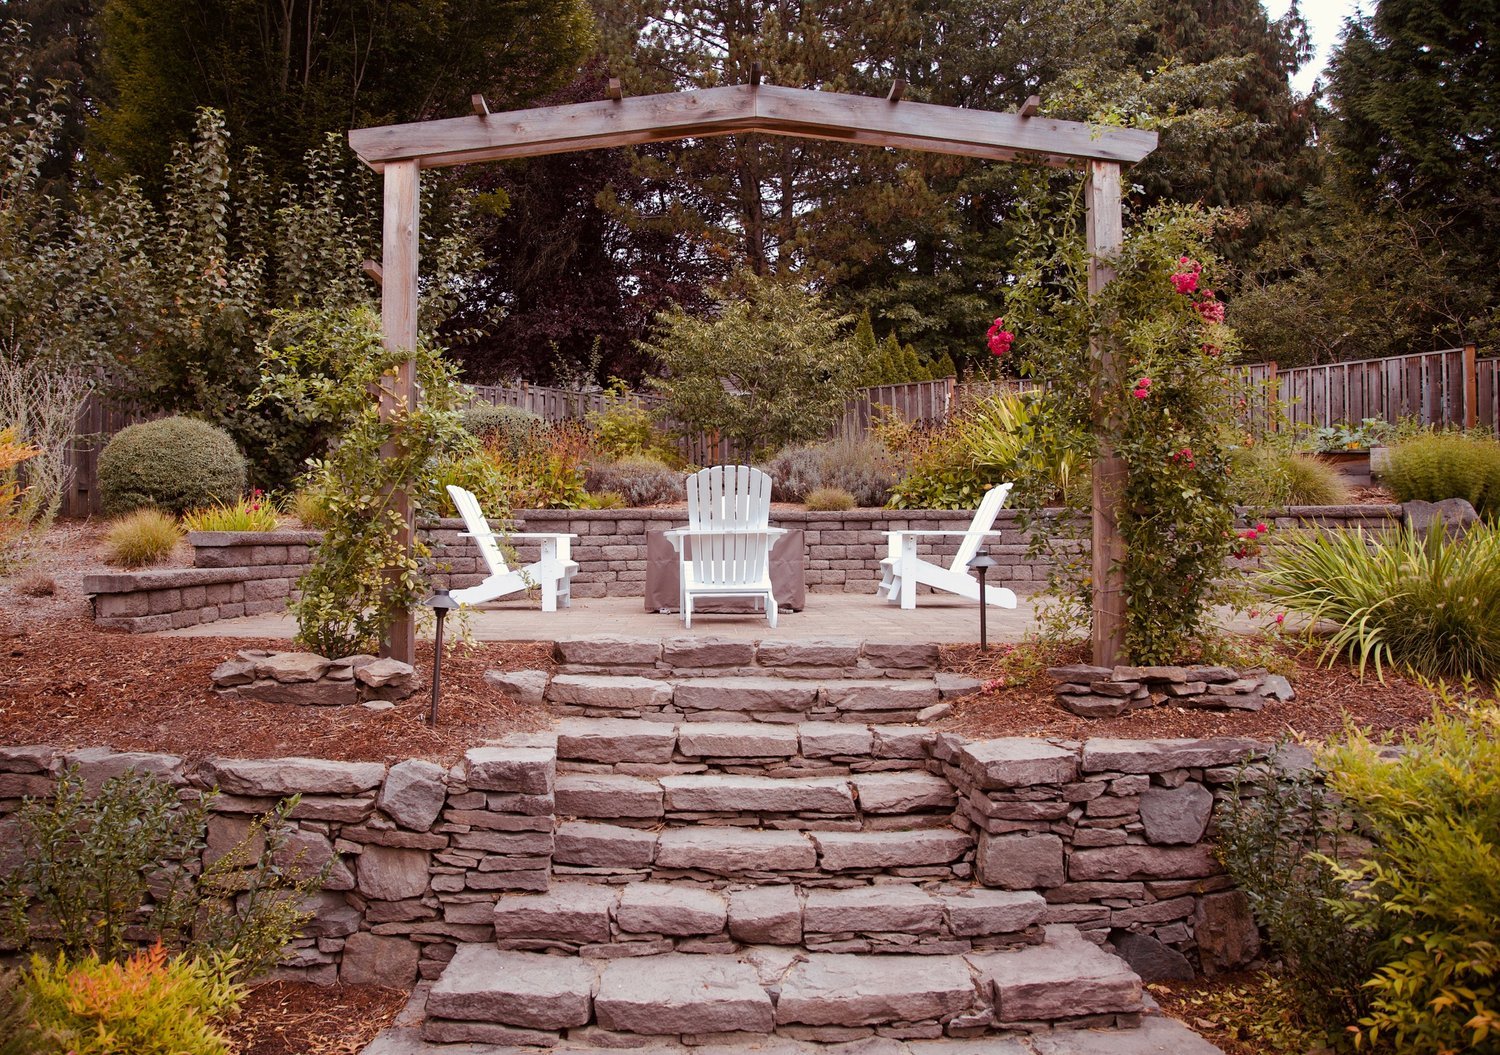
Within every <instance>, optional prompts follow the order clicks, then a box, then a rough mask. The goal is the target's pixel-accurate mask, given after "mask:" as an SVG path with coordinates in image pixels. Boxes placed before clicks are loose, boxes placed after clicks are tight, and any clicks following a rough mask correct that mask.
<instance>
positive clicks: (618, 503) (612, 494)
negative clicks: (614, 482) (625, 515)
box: [580, 491, 630, 509]
mask: <svg viewBox="0 0 1500 1055" xmlns="http://www.w3.org/2000/svg"><path fill="white" fill-rule="evenodd" d="M629 504H630V503H628V502H627V501H625V496H624V495H622V494H620V492H618V491H591V492H589V493H588V494H586V495H584V496H583V505H582V506H581V507H580V508H583V509H625V508H627V507H628V506H629Z"/></svg>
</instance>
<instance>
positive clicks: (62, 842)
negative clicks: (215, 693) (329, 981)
mask: <svg viewBox="0 0 1500 1055" xmlns="http://www.w3.org/2000/svg"><path fill="white" fill-rule="evenodd" d="M213 801H214V794H213V793H210V794H208V795H202V796H196V797H191V798H188V799H186V800H183V799H182V798H180V797H179V796H178V793H177V788H176V787H175V786H174V785H172V784H171V783H170V782H169V781H167V780H164V779H162V778H160V777H156V776H154V775H150V774H142V773H137V772H135V771H131V772H128V773H126V774H124V775H122V776H118V777H111V778H110V779H108V780H106V781H105V782H104V783H103V785H102V786H101V787H100V788H99V789H98V792H97V794H93V795H91V794H90V792H89V789H88V788H87V786H86V785H85V783H84V781H83V778H82V777H80V776H79V774H78V771H77V769H76V768H74V769H70V770H68V771H67V772H65V773H64V774H63V775H62V777H60V778H59V780H58V782H57V788H56V794H55V795H54V797H53V798H52V799H51V800H40V799H27V800H26V802H25V803H24V804H23V805H22V807H21V809H20V811H19V813H18V814H17V821H18V834H17V836H16V838H17V840H18V845H19V847H20V848H21V850H22V853H21V855H20V863H19V865H18V866H17V868H16V870H15V871H14V872H12V873H11V874H10V875H9V876H7V877H6V878H5V880H4V883H3V885H0V907H3V914H0V924H3V927H4V931H5V938H6V940H7V941H8V942H10V943H11V944H13V945H15V946H17V947H19V948H22V949H25V948H29V947H32V945H33V944H34V943H36V942H39V941H40V942H45V943H47V944H55V945H57V946H58V947H59V948H61V949H62V951H64V952H65V953H67V954H68V955H69V956H77V955H80V954H83V953H97V954H99V955H101V956H104V957H106V958H110V959H118V958H120V957H122V956H124V955H125V954H126V953H127V952H128V951H129V950H130V949H131V948H132V946H133V945H134V944H136V943H137V942H138V941H139V940H140V936H141V935H143V934H144V935H147V936H148V937H149V938H151V939H155V940H158V941H160V942H162V943H164V944H165V945H166V946H167V947H168V948H170V949H174V950H185V951H186V952H188V953H189V954H192V955H208V954H210V953H214V952H219V953H225V954H230V953H232V954H233V957H234V970H235V972H236V973H238V974H239V975H241V976H243V977H252V976H254V975H256V974H258V973H260V972H261V971H264V970H265V969H267V968H269V967H270V966H272V965H273V964H275V963H276V961H277V960H278V959H279V958H280V956H281V953H282V950H283V949H284V948H285V947H286V945H287V944H288V943H289V942H290V941H291V940H292V938H293V937H294V936H295V935H296V933H297V931H298V929H299V928H300V927H301V925H302V924H303V923H304V922H306V920H307V919H308V915H307V913H305V912H303V911H301V909H300V907H299V902H300V901H301V900H302V899H303V898H305V897H306V896H308V895H310V894H312V893H314V892H316V891H317V889H318V888H319V887H320V886H321V885H322V878H323V877H322V875H321V874H320V873H316V872H312V873H311V874H298V873H297V872H296V870H293V869H288V868H286V867H283V864H282V860H283V858H284V857H285V852H284V847H285V846H286V840H287V835H288V831H289V828H288V824H287V815H288V814H289V813H290V812H291V810H292V809H293V808H294V807H295V805H296V800H294V799H293V800H287V801H284V802H283V803H281V804H280V805H279V806H277V807H276V808H275V809H273V810H272V811H270V812H269V813H266V814H264V815H261V816H259V817H256V818H255V819H253V820H252V822H251V824H250V827H249V830H248V832H247V834H246V835H245V837H244V839H242V840H241V841H240V843H239V844H238V845H237V846H235V847H233V848H231V849H230V850H229V852H227V853H226V854H224V855H223V856H221V857H220V858H218V859H217V860H215V861H213V862H211V863H209V864H206V865H204V866H203V867H202V868H201V869H200V868H199V867H198V860H199V858H200V856H201V855H202V852H203V850H204V847H205V842H204V838H205V832H206V830H207V825H208V815H209V812H210V810H211V808H212V805H213ZM303 871H308V870H306V869H304V870H303Z"/></svg>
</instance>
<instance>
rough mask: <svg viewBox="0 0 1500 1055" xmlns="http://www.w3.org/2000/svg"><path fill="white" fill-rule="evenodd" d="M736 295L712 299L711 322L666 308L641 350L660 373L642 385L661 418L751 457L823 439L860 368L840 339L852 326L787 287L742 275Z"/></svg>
mask: <svg viewBox="0 0 1500 1055" xmlns="http://www.w3.org/2000/svg"><path fill="white" fill-rule="evenodd" d="M736 285H737V288H738V292H737V293H734V294H726V293H715V294H713V297H714V299H715V300H716V301H717V302H718V305H719V311H718V313H717V315H716V316H714V317H711V318H694V317H693V316H691V315H688V314H687V313H686V312H684V311H683V310H682V309H681V308H675V309H673V310H672V311H669V312H664V313H662V314H661V315H660V316H658V317H657V334H656V337H655V339H654V340H651V341H645V342H642V344H641V348H642V350H643V351H646V352H648V353H649V354H651V355H652V356H654V357H655V358H656V359H657V360H658V361H659V362H660V364H661V366H662V368H663V370H664V373H665V376H664V377H661V378H653V379H651V381H650V384H651V386H652V387H653V388H656V389H657V390H659V391H660V392H662V393H663V394H664V395H665V396H666V405H665V407H664V408H663V409H664V411H665V414H666V416H667V417H669V418H671V419H672V421H673V422H674V424H675V425H676V426H677V427H678V428H679V429H681V430H683V431H685V432H698V431H702V432H718V433H721V434H723V435H725V436H728V437H729V438H730V439H732V440H734V441H735V442H736V443H737V444H739V446H740V447H741V448H742V449H743V450H744V451H745V452H746V453H747V454H752V455H754V456H763V455H768V454H771V453H773V452H774V451H776V450H778V449H780V448H781V447H785V446H787V445H788V444H792V443H803V442H806V441H808V440H813V439H819V438H821V437H823V436H825V435H827V433H828V431H829V429H830V428H832V426H833V425H834V423H835V422H836V421H837V420H838V417H839V415H840V414H842V413H843V410H844V404H845V402H846V401H847V400H848V398H849V396H850V395H852V394H853V392H854V389H855V387H856V385H857V384H858V383H859V379H860V375H861V373H862V372H863V370H864V366H865V364H864V363H863V362H862V361H861V358H860V355H859V351H858V347H859V346H858V344H857V343H856V342H855V341H854V339H852V338H851V337H850V336H848V335H847V333H846V332H845V329H846V327H847V325H848V323H849V322H850V321H851V320H850V319H849V317H848V316H843V315H839V314H838V313H836V312H835V311H834V310H833V309H832V308H830V307H829V306H828V305H827V303H826V302H825V301H824V300H823V298H822V297H821V296H819V295H818V294H816V293H812V292H809V291H807V290H805V289H803V288H801V287H800V286H798V285H796V284H794V283H792V282H789V281H776V280H772V279H766V278H760V277H757V276H754V275H750V274H744V275H742V276H740V278H739V280H738V282H737V283H736Z"/></svg>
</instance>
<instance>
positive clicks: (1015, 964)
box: [422, 926, 1143, 1046]
mask: <svg viewBox="0 0 1500 1055" xmlns="http://www.w3.org/2000/svg"><path fill="white" fill-rule="evenodd" d="M1142 1008H1143V1004H1142V991H1141V982H1140V979H1139V978H1138V977H1137V976H1136V975H1135V973H1134V972H1133V971H1131V970H1130V969H1129V968H1128V967H1127V966H1126V965H1125V963H1124V962H1123V961H1121V960H1120V959H1118V958H1117V957H1115V956H1112V955H1111V954H1109V953H1107V952H1104V951H1103V950H1102V949H1100V948H1098V947H1097V946H1095V945H1093V944H1092V943H1090V942H1089V941H1087V940H1086V939H1084V938H1082V937H1080V936H1079V935H1078V933H1077V932H1076V931H1075V930H1073V929H1072V928H1070V927H1065V926H1054V927H1048V928H1047V930H1046V935H1045V940H1044V941H1043V942H1041V943H1040V944H1036V945H1030V946H1026V947H1023V948H1019V949H1013V950H997V951H992V952H971V953H967V954H964V955H933V956H912V955H899V954H897V955H883V956H872V955H859V954H851V953H828V952H810V953H804V952H800V951H798V950H795V949H789V948H783V947H772V946H756V947H752V948H748V949H745V950H743V951H741V952H738V953H734V954H711V953H707V954H701V955H689V954H685V953H681V952H675V951H674V952H668V953H661V954H657V955H649V956H637V957H630V958H626V959H603V960H598V959H588V958H583V957H572V956H553V955H547V954H545V953H537V952H525V951H514V950H504V949H499V948H496V947H494V946H491V945H479V944H469V945H460V946H459V947H458V949H457V951H456V953H455V955H454V957H453V959H452V960H451V961H450V962H449V964H448V966H447V967H446V968H445V969H444V971H443V973H442V976H441V977H440V978H439V979H438V981H437V983H436V984H435V985H434V986H433V987H432V990H431V992H430V994H429V995H428V999H427V1007H426V1018H425V1020H424V1022H423V1025H422V1035H423V1037H424V1038H425V1039H427V1040H429V1041H439V1042H482V1043H494V1044H510V1045H537V1046H550V1045H554V1044H557V1043H559V1042H560V1041H563V1040H567V1041H568V1042H581V1043H585V1044H590V1045H594V1046H619V1045H622V1044H625V1045H629V1044H633V1043H639V1040H640V1038H644V1037H654V1038H673V1039H681V1040H683V1041H686V1042H690V1043H704V1042H712V1041H716V1040H733V1039H737V1038H740V1037H745V1036H747V1035H759V1036H764V1035H766V1034H770V1033H776V1034H779V1035H781V1036H783V1037H789V1038H792V1039H795V1040H803V1041H849V1040H858V1039H861V1038H864V1037H869V1036H873V1035H877V1034H878V1035H882V1036H886V1037H891V1038H897V1039H902V1040H915V1039H937V1038H941V1037H944V1036H948V1037H972V1036H979V1035H982V1034H984V1033H987V1032H994V1031H1027V1032H1031V1031H1041V1030H1046V1029H1049V1028H1051V1027H1054V1026H1057V1025H1071V1026H1094V1027H1117V1026H1127V1027H1128V1026H1134V1025H1137V1024H1138V1023H1139V1021H1140V1014H1141V1011H1142Z"/></svg>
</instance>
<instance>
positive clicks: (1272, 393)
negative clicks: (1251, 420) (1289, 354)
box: [1266, 359, 1281, 432]
mask: <svg viewBox="0 0 1500 1055" xmlns="http://www.w3.org/2000/svg"><path fill="white" fill-rule="evenodd" d="M1280 401H1281V381H1280V379H1279V378H1277V376H1276V360H1275V359H1272V360H1271V361H1270V362H1269V363H1267V364H1266V426H1267V428H1269V429H1270V431H1272V432H1279V431H1281V430H1280V424H1281V415H1280V413H1278V412H1277V410H1276V405H1277V404H1278V403H1279V402H1280Z"/></svg>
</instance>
